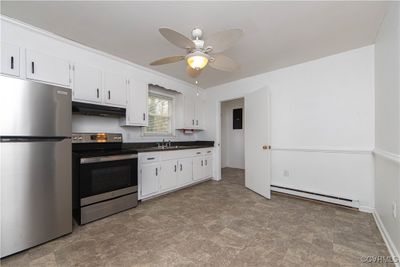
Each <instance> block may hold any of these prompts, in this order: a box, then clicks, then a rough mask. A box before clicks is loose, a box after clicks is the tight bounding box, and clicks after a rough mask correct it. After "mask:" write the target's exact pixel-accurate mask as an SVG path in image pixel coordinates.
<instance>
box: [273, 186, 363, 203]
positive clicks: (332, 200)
mask: <svg viewBox="0 0 400 267" xmlns="http://www.w3.org/2000/svg"><path fill="white" fill-rule="evenodd" d="M271 191H275V192H280V193H285V194H289V195H294V196H299V197H304V198H309V199H314V200H319V201H323V202H329V203H333V204H338V205H342V206H347V207H351V208H359V202H358V201H345V200H341V199H336V198H331V197H325V196H321V195H314V194H310V193H307V192H298V191H294V190H290V189H284V188H279V187H276V186H271Z"/></svg>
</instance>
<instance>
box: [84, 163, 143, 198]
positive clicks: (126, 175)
mask: <svg viewBox="0 0 400 267" xmlns="http://www.w3.org/2000/svg"><path fill="white" fill-rule="evenodd" d="M80 177H81V179H80V184H81V187H80V188H81V192H80V195H81V198H85V197H90V196H94V195H98V194H102V193H107V192H111V191H115V190H118V189H123V188H127V187H131V186H137V159H133V160H117V161H106V162H97V163H88V164H82V165H81V173H80Z"/></svg>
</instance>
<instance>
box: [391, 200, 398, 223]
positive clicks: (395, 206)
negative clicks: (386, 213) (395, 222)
mask: <svg viewBox="0 0 400 267" xmlns="http://www.w3.org/2000/svg"><path fill="white" fill-rule="evenodd" d="M392 212H393V218H395V219H396V218H397V205H396V202H395V201H393V203H392Z"/></svg>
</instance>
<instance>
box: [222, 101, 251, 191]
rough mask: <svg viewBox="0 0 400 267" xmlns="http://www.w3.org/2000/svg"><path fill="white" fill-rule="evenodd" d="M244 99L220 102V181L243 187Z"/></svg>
mask: <svg viewBox="0 0 400 267" xmlns="http://www.w3.org/2000/svg"><path fill="white" fill-rule="evenodd" d="M244 111H245V108H244V98H243V97H242V98H237V99H233V100H228V101H223V102H221V179H222V180H223V181H224V182H229V183H235V184H239V185H243V186H244V185H245V172H244V169H245V149H244V137H245V127H244V117H245V116H244Z"/></svg>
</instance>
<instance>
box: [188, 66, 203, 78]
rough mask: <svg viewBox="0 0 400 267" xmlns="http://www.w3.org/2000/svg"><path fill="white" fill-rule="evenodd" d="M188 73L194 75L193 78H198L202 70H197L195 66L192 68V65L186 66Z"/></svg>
mask: <svg viewBox="0 0 400 267" xmlns="http://www.w3.org/2000/svg"><path fill="white" fill-rule="evenodd" d="M186 73H187V74H188V75H189V76H190V77H192V78H196V77H197V76H199V75H200V73H201V70H195V69H193V68H191V67H190V66H186Z"/></svg>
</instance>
